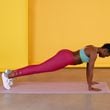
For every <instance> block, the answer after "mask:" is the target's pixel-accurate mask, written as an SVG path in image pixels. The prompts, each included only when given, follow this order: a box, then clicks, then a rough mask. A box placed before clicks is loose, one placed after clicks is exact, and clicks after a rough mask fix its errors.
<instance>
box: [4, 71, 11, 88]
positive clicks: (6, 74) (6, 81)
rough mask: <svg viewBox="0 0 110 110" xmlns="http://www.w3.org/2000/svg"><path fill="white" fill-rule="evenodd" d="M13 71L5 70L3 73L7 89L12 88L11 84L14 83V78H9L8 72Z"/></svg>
mask: <svg viewBox="0 0 110 110" xmlns="http://www.w3.org/2000/svg"><path fill="white" fill-rule="evenodd" d="M11 72H12V71H11V70H5V72H4V73H2V81H3V86H4V88H5V89H11V86H12V85H13V80H12V78H10V79H9V78H8V74H10V73H11Z"/></svg>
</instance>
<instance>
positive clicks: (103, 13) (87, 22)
mask: <svg viewBox="0 0 110 110" xmlns="http://www.w3.org/2000/svg"><path fill="white" fill-rule="evenodd" d="M29 6H30V7H33V8H30V10H29V13H30V14H31V18H30V20H29V23H30V27H31V32H32V33H31V34H30V36H29V38H30V39H31V40H30V42H29V44H30V48H29V56H30V57H29V62H30V64H33V63H40V62H42V61H44V60H46V59H48V58H49V57H51V56H52V55H54V54H55V53H56V52H57V51H58V50H60V49H62V48H68V49H71V50H77V49H79V48H82V47H84V46H85V45H88V44H93V45H96V46H102V45H103V43H106V42H110V30H109V29H110V14H109V13H110V0H30V3H29ZM80 66H85V65H80ZM95 66H96V67H110V58H105V59H100V58H99V59H98V60H97V62H96V65H95Z"/></svg>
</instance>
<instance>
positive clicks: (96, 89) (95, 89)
mask: <svg viewBox="0 0 110 110" xmlns="http://www.w3.org/2000/svg"><path fill="white" fill-rule="evenodd" d="M89 91H101V89H99V88H93V87H91V88H89Z"/></svg>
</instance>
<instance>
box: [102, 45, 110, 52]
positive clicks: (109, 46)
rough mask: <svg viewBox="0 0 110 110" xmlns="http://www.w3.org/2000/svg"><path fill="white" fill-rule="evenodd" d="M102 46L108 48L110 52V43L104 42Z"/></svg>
mask: <svg viewBox="0 0 110 110" xmlns="http://www.w3.org/2000/svg"><path fill="white" fill-rule="evenodd" d="M101 48H106V49H107V50H108V52H110V43H106V44H104V45H103V46H102V47H101Z"/></svg>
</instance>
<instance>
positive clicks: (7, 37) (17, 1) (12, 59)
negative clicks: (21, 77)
mask: <svg viewBox="0 0 110 110" xmlns="http://www.w3.org/2000/svg"><path fill="white" fill-rule="evenodd" d="M27 8H28V2H27V0H0V70H1V71H2V70H4V69H6V68H10V69H15V68H18V67H22V66H24V65H27V64H28V9H27Z"/></svg>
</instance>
